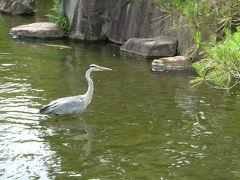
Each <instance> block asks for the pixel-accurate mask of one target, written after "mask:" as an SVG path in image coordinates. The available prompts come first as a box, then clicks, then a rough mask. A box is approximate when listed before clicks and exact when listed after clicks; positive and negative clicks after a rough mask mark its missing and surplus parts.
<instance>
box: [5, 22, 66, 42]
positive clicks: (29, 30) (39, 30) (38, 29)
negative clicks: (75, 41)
mask: <svg viewBox="0 0 240 180" xmlns="http://www.w3.org/2000/svg"><path fill="white" fill-rule="evenodd" d="M10 35H11V36H12V37H13V38H40V39H61V38H63V37H64V32H63V31H62V30H60V29H59V28H58V27H57V25H56V24H54V23H49V22H40V23H32V24H26V25H21V26H17V27H14V28H12V29H11V30H10Z"/></svg>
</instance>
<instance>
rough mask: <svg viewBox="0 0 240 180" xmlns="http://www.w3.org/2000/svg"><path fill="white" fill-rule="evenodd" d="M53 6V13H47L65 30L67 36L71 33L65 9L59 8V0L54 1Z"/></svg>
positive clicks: (51, 19)
mask: <svg viewBox="0 0 240 180" xmlns="http://www.w3.org/2000/svg"><path fill="white" fill-rule="evenodd" d="M53 3H54V4H53V8H52V9H51V11H52V12H53V14H47V16H48V17H49V19H50V21H51V22H54V23H55V24H57V26H58V27H59V28H60V29H61V30H63V32H64V35H65V37H68V35H69V23H68V20H67V18H66V16H65V14H64V12H63V11H61V10H60V8H59V0H54V1H53Z"/></svg>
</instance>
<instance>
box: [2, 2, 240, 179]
mask: <svg viewBox="0 0 240 180" xmlns="http://www.w3.org/2000/svg"><path fill="white" fill-rule="evenodd" d="M50 6H51V3H49V1H47V0H42V1H40V0H38V1H37V8H38V12H37V14H36V16H35V17H11V16H5V15H0V179H3V180H4V179H23V180H25V179H43V180H45V179H84V180H85V179H86V180H115V179H116V180H140V179H142V180H148V179H150V180H157V179H158V180H202V179H204V180H215V179H216V180H237V179H240V112H239V107H240V93H239V88H237V89H234V90H233V91H232V92H231V94H230V96H223V92H219V91H215V90H213V89H209V88H208V87H207V86H202V87H200V88H198V89H191V88H190V87H189V84H188V82H189V80H190V79H191V78H193V77H194V76H195V75H194V73H193V72H189V71H180V72H162V73H156V72H152V71H151V61H149V60H148V61H146V60H143V59H141V58H139V57H134V56H128V55H122V54H120V53H119V46H117V45H114V44H108V43H82V42H75V41H74V42H73V41H68V40H64V41H39V40H13V39H11V37H10V36H9V30H10V28H11V27H14V26H17V25H20V24H27V23H32V22H40V21H46V20H47V18H46V17H45V16H44V15H45V13H48V12H49V8H50ZM48 44H54V45H55V46H49V45H48ZM56 45H64V46H69V47H70V48H62V47H61V46H56ZM90 64H98V65H102V66H106V67H109V68H112V69H113V71H111V72H94V73H93V74H92V77H93V80H94V85H95V91H94V97H93V100H92V102H91V104H90V105H89V106H88V108H87V110H86V112H85V113H84V114H83V116H82V117H81V120H80V118H79V117H78V116H69V115H68V116H46V115H40V114H38V110H39V109H40V108H41V107H43V105H46V104H47V103H49V102H50V101H52V100H55V99H57V98H61V97H66V96H72V95H78V94H83V93H85V91H86V89H87V83H86V80H85V78H84V74H85V70H86V68H87V67H88V66H89V65H90Z"/></svg>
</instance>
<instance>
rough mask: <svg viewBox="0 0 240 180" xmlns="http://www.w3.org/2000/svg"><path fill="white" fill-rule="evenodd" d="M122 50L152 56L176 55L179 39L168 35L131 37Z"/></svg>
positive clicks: (147, 56)
mask: <svg viewBox="0 0 240 180" xmlns="http://www.w3.org/2000/svg"><path fill="white" fill-rule="evenodd" d="M120 50H121V51H124V52H128V53H134V54H137V55H141V56H144V57H145V58H152V57H166V56H167V57H169V56H174V55H175V54H176V51H177V40H176V39H175V38H170V37H166V36H160V37H155V38H131V39H129V40H128V41H127V42H126V43H124V44H123V45H122V46H121V48H120Z"/></svg>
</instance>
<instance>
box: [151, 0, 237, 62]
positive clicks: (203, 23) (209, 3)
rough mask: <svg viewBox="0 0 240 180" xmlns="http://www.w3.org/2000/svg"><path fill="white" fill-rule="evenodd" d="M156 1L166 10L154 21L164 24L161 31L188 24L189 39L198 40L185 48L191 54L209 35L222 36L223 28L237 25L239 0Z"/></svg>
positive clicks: (231, 27) (199, 48)
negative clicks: (194, 44) (193, 45)
mask: <svg viewBox="0 0 240 180" xmlns="http://www.w3.org/2000/svg"><path fill="white" fill-rule="evenodd" d="M155 3H156V4H157V5H158V6H159V7H160V9H161V10H162V11H163V12H165V14H164V15H163V16H161V17H159V18H158V19H156V23H161V24H163V25H162V27H161V29H160V31H161V32H163V33H164V32H166V34H167V33H169V32H170V31H171V30H176V29H177V30H179V29H180V30H181V29H183V28H187V29H188V31H189V32H190V36H191V38H192V41H193V42H195V43H196V44H199V45H198V46H195V48H193V47H191V48H190V49H189V50H188V51H187V54H186V55H187V56H188V57H191V58H192V57H193V58H194V57H198V56H197V54H196V53H198V52H200V50H201V49H202V45H204V44H205V42H204V41H208V40H210V38H211V36H212V35H215V36H216V38H217V39H218V40H221V39H224V35H225V33H224V32H225V29H230V30H231V31H232V32H234V31H235V30H236V27H237V26H239V25H240V11H239V7H240V1H239V0H218V1H214V0H172V1H169V0H155ZM166 22H170V23H166ZM196 48H197V49H196ZM193 52H195V53H193Z"/></svg>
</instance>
